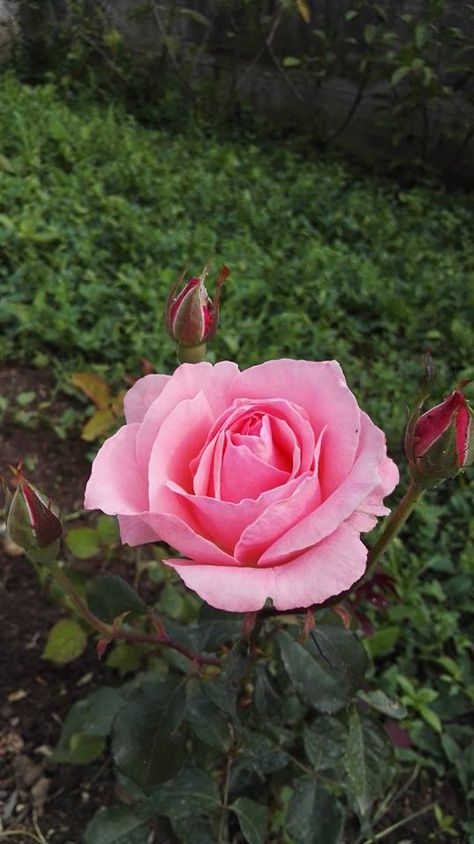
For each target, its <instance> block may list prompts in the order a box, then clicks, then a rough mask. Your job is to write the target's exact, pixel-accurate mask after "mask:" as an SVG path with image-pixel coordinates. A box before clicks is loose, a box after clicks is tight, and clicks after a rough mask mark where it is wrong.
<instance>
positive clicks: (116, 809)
mask: <svg viewBox="0 0 474 844" xmlns="http://www.w3.org/2000/svg"><path fill="white" fill-rule="evenodd" d="M149 832H150V830H149V827H148V824H147V822H146V821H144V820H143V818H140V817H138V815H136V814H135V813H134V812H132V810H131V809H129V808H128V807H127V806H111V807H110V808H108V809H100V810H99V811H98V812H97V814H95V815H94V817H93V818H92V820H91V821H90V822H89V823H88V825H87V828H86V831H85V833H84V839H83V842H84V844H146V842H147V840H148V836H149Z"/></svg>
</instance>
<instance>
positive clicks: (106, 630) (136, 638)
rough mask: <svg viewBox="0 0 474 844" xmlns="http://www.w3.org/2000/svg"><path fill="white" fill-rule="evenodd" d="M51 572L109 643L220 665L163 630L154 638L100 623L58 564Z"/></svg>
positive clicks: (53, 566) (88, 620)
mask: <svg viewBox="0 0 474 844" xmlns="http://www.w3.org/2000/svg"><path fill="white" fill-rule="evenodd" d="M51 572H52V575H53V577H55V578H56V580H57V581H58V582H59V583H60V584H61V586H62V588H63V589H64V591H65V593H66V595H67V596H68V597H69V598H70V600H71V603H72V604H73V606H74V608H75V610H76V611H77V613H78V614H79V615H80V616H81V618H83V619H84V621H86V622H87V623H88V624H89V626H90V627H92V628H93V629H94V630H97V632H98V633H100V634H101V636H102V637H103V638H104V639H106V640H107V641H109V642H113V641H117V640H119V641H122V642H133V643H137V642H138V643H145V644H148V645H155V646H161V647H167V648H172V649H173V650H175V651H178V653H181V654H183V656H185V657H186V658H187V659H189V660H190V661H191V662H193V663H196V664H198V665H220V662H219V660H218V659H216V658H215V657H211V656H201V654H196V653H194V652H193V651H190V650H188V648H186V647H184V645H181V644H180V643H179V642H176V641H175V640H174V639H171V638H170V637H169V636H168V634H167V633H166V631H165V630H164V629H163V628H162V629H163V633H162V634H160V635H158V636H154V635H152V634H150V633H137V632H131V631H128V630H121V629H120V628H118V627H114V626H113V625H112V624H106V622H105V621H102V620H101V619H100V618H98V617H97V616H96V615H94V613H93V612H91V610H90V609H89V607H88V606H87V604H86V603H85V601H83V599H82V598H81V596H80V595H79V593H78V592H77V591H76V589H75V587H74V586H73V584H72V583H71V581H70V580H69V578H68V577H67V575H65V574H64V572H63V570H62V568H61V566H60V565H58V563H54V564H53V565H52V566H51Z"/></svg>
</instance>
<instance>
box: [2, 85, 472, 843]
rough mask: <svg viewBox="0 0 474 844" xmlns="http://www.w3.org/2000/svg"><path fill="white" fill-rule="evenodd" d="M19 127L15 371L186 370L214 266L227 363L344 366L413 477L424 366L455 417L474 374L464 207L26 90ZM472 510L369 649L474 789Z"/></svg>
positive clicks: (453, 522)
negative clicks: (192, 301)
mask: <svg viewBox="0 0 474 844" xmlns="http://www.w3.org/2000/svg"><path fill="white" fill-rule="evenodd" d="M0 126H1V134H0V291H1V300H2V301H1V310H0V361H4V362H5V361H15V362H17V363H18V362H19V363H28V364H31V363H32V362H33V363H34V364H35V365H37V366H40V367H45V366H47V367H50V366H52V367H53V368H54V370H55V372H57V373H58V374H59V375H60V376H64V375H65V374H67V373H68V372H71V371H73V370H74V369H78V368H87V369H91V368H92V369H93V368H95V369H96V371H99V372H102V373H103V374H105V375H106V376H107V377H108V378H110V379H112V380H114V379H115V380H116V381H117V383H118V381H119V376H120V375H121V373H122V372H123V370H124V369H125V370H128V371H137V370H138V367H139V359H140V357H141V356H146V357H147V358H149V359H150V360H151V361H153V363H154V364H155V366H156V368H157V369H158V370H163V369H164V370H170V369H171V368H172V367H173V365H174V349H173V347H172V344H171V342H170V341H169V340H168V339H167V337H166V334H165V331H164V328H163V302H164V299H165V295H166V292H167V289H168V287H169V286H170V284H171V283H172V282H173V281H174V279H175V277H176V276H177V274H179V273H180V271H181V269H182V267H183V265H184V264H185V263H186V262H187V261H188V262H189V265H190V267H191V269H192V271H193V272H194V273H198V272H199V271H200V269H201V268H202V265H203V264H204V262H205V261H206V259H207V258H209V257H212V258H213V261H214V266H215V268H216V269H217V267H218V265H219V263H220V262H222V261H225V263H226V264H228V266H229V267H230V268H231V276H230V279H229V281H228V283H227V286H226V289H225V293H224V304H223V308H222V323H221V329H220V331H219V334H218V336H217V338H216V340H215V342H214V343H213V346H212V355H213V356H214V358H215V359H222V358H233V359H236V360H237V361H238V362H239V363H240V364H241V365H242V366H247V365H249V364H253V363H258V362H260V361H262V360H265V359H269V358H274V357H282V356H291V357H298V358H311V359H324V358H333V357H335V358H337V359H338V360H339V361H340V362H341V364H342V366H343V368H344V370H345V372H346V374H347V377H348V380H349V382H350V384H351V386H352V387H353V388H354V390H355V392H356V394H357V395H358V397H359V400H360V402H361V404H362V405H363V406H364V408H366V409H367V410H368V411H369V413H370V414H371V415H372V416H373V418H374V420H375V421H376V422H377V424H379V425H380V426H381V427H383V428H384V429H385V430H386V432H387V436H388V441H389V447H390V450H391V453H392V454H393V455H394V456H395V458H396V459H398V460H399V461H401V459H402V451H401V440H402V432H403V428H404V423H405V418H406V406H407V404H408V403H410V401H411V398H412V396H413V393H414V390H415V387H416V384H417V381H418V379H419V375H420V367H421V356H422V354H423V351H424V350H425V349H426V348H427V347H430V348H431V350H432V352H433V355H434V357H435V359H436V360H437V362H438V368H439V394H438V395H437V396H435V399H436V400H438V399H439V397H440V396H441V394H442V393H446V392H448V391H449V390H450V389H451V387H452V386H453V384H454V383H455V382H456V381H457V380H458V379H460V378H469V377H473V376H474V365H473V361H474V354H473V353H474V335H473V332H472V317H473V313H474V299H473V296H474V293H473V285H472V278H473V271H474V247H473V244H472V209H473V202H472V198H469V197H468V196H467V195H465V194H463V193H461V192H457V193H454V192H448V191H446V189H443V188H441V187H439V186H436V185H432V186H424V187H416V188H412V189H403V188H401V187H399V186H397V185H394V184H389V183H387V184H385V183H383V182H381V181H380V180H377V179H374V178H367V177H362V176H360V175H357V174H354V173H353V172H351V171H350V170H349V169H347V168H346V167H345V166H343V165H342V164H340V163H337V162H331V161H324V160H322V161H321V160H319V161H318V160H316V159H314V160H313V158H311V160H309V159H308V160H305V159H304V158H303V157H302V156H301V154H298V153H297V152H295V151H292V149H291V148H287V147H285V146H283V145H282V144H280V143H278V144H276V143H275V144H274V145H272V144H270V143H267V145H266V147H265V148H263V147H261V146H258V145H257V144H256V143H254V142H253V140H252V139H251V138H249V137H246V138H244V139H238V138H236V139H235V140H232V139H229V138H227V139H226V140H219V139H218V138H216V137H215V136H212V135H206V134H205V133H204V132H203V131H201V130H196V131H191V130H190V131H189V133H188V134H186V135H178V136H175V135H172V134H170V133H167V132H164V131H155V130H150V129H147V128H144V127H142V126H139V125H137V124H136V123H135V122H134V121H133V119H131V118H130V117H129V116H128V115H127V114H126V113H125V112H124V111H123V110H122V109H121V108H120V107H119V106H117V105H110V106H109V107H108V108H105V107H103V106H96V105H94V104H93V103H91V102H88V101H86V100H84V99H78V100H74V99H73V100H71V101H70V102H68V101H65V100H64V99H63V98H61V97H60V96H59V95H58V93H57V91H56V90H55V88H54V86H53V85H44V86H40V87H37V88H35V89H31V88H29V87H27V86H24V85H21V84H20V83H19V82H17V81H16V80H15V79H14V77H12V76H11V75H6V76H4V77H3V78H1V79H0ZM467 394H470V395H471V396H472V388H469V387H468V388H467ZM473 503H474V495H473V493H472V485H471V490H470V489H469V487H468V484H467V476H466V479H464V478H460V479H456V480H455V481H453V482H451V483H449V484H447V485H445V486H443V487H442V488H440V490H439V491H434V492H433V493H432V494H430V495H429V496H427V503H425V504H423V505H422V506H421V507H420V509H419V511H418V513H417V514H416V515H415V517H414V518H413V520H412V522H411V529H409V530H408V531H407V532H406V533H405V534H404V537H403V540H397V543H396V544H395V546H394V547H393V548H392V550H391V553H390V555H389V560H388V561H387V566H388V570H389V571H391V572H392V573H395V574H396V575H397V582H398V586H399V591H400V596H401V601H400V603H397V602H394V603H393V604H392V605H391V606H390V608H389V609H388V610H386V611H385V612H384V614H382V615H378V616H377V622H376V634H375V636H374V637H372V639H371V640H370V643H369V646H368V647H369V650H371V654H372V656H373V658H374V660H375V666H376V671H377V673H378V674H379V676H381V677H382V685H383V687H384V688H385V690H386V691H387V692H388V693H390V694H398V695H401V696H403V698H404V702H405V704H406V705H407V707H408V726H409V728H410V731H411V735H412V738H413V740H414V745H413V746H412V748H411V749H410V750H405V751H401V755H402V757H404V758H405V760H406V761H407V762H410V763H412V762H413V763H419V764H420V765H421V766H422V767H423V766H426V767H428V768H429V769H430V770H432V771H433V772H434V773H433V776H438V777H447V778H450V779H452V780H453V782H456V788H457V789H458V790H459V791H460V793H461V791H462V790H464V793H466V794H467V793H468V792H469V790H470V789H471V788H472V785H471V778H472V774H473V771H474V759H473V753H472V751H471V750H469V748H467V735H468V730H467V726H466V724H465V723H464V720H463V719H464V717H465V715H466V713H467V712H468V711H469V706H470V705H472V694H473V680H474V678H473V675H472V667H471V665H470V659H469V657H470V654H471V651H470V647H471V646H470V644H469V636H468V627H467V623H468V614H469V612H470V610H471V609H472V606H471V604H470V600H469V592H470V591H471V592H472V584H473V579H474V573H473V559H474V519H473V517H472V512H473V507H472V505H473ZM440 823H441V824H442V823H443V819H442V818H441V821H440ZM445 823H448V822H447V821H445ZM448 825H449V824H448ZM457 829H458V832H460V829H459V828H457ZM446 834H447V835H448V834H449V835H450V836H451V833H446ZM455 834H457V833H456V832H453V835H455ZM466 834H467V833H466ZM451 837H452V836H451ZM440 840H442V839H440ZM446 840H447V839H446ZM471 840H473V839H472V838H471Z"/></svg>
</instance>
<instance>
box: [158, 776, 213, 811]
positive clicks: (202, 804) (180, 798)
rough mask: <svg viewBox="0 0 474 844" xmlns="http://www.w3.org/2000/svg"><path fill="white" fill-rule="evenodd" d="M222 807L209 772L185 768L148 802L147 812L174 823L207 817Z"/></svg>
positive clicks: (162, 786)
mask: <svg viewBox="0 0 474 844" xmlns="http://www.w3.org/2000/svg"><path fill="white" fill-rule="evenodd" d="M219 805H220V797H219V792H218V790H217V786H216V784H215V782H214V780H213V779H212V777H210V776H209V774H207V773H206V772H205V771H201V770H199V769H197V768H184V769H183V770H181V771H180V772H179V774H178V775H177V776H176V777H174V779H173V780H172V781H170V782H167V783H164V784H163V785H160V786H158V788H156V789H155V790H154V791H153V794H152V795H151V796H150V797H149V799H148V801H147V803H146V810H147V812H150V813H152V814H156V815H166V816H167V817H169V818H171V819H172V820H182V819H183V818H189V817H193V816H195V815H207V814H210V813H212V812H213V811H215V810H216V808H217V807H219Z"/></svg>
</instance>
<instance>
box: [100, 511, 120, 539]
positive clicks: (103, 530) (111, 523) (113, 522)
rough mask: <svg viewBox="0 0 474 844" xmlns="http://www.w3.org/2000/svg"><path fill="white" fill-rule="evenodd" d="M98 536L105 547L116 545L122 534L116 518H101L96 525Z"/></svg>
mask: <svg viewBox="0 0 474 844" xmlns="http://www.w3.org/2000/svg"><path fill="white" fill-rule="evenodd" d="M96 532H97V536H98V537H99V540H100V542H101V543H102V544H103V545H116V544H117V542H119V540H120V534H119V529H118V524H117V519H116V518H115V516H99V518H98V519H97V525H96Z"/></svg>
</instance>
